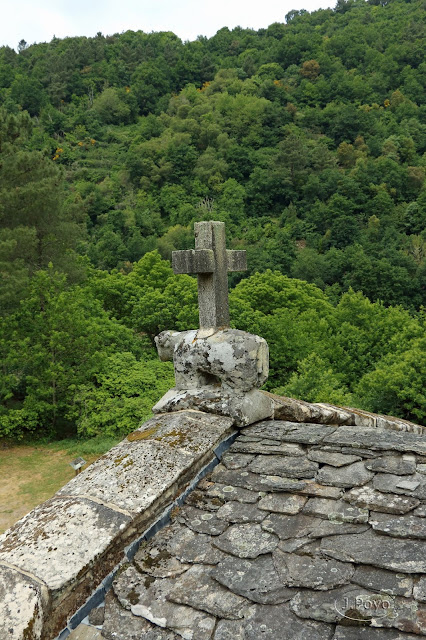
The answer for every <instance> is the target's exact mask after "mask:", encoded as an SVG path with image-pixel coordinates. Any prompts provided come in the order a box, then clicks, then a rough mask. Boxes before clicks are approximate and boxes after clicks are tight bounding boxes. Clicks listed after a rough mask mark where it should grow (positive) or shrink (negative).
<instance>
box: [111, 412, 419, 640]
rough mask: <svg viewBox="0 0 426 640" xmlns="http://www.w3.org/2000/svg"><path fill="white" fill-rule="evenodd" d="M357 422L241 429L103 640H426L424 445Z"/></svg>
mask: <svg viewBox="0 0 426 640" xmlns="http://www.w3.org/2000/svg"><path fill="white" fill-rule="evenodd" d="M326 410H327V411H331V409H330V408H329V407H327V409H326ZM336 410H337V408H336ZM312 411H316V409H312ZM342 411H343V410H342ZM348 412H349V413H350V410H348ZM352 415H353V414H352ZM373 417H374V416H373ZM345 420H346V425H345V424H340V425H338V424H334V425H333V424H315V423H312V422H309V423H295V422H290V421H286V420H265V421H263V422H259V423H257V424H254V425H251V426H249V427H246V428H244V429H241V430H240V435H239V436H238V438H237V440H236V441H235V442H234V444H233V445H232V446H231V448H230V449H229V450H228V451H227V452H226V453H225V454H224V455H223V458H222V461H221V463H220V464H219V465H218V466H217V467H216V468H215V469H214V470H213V472H212V473H211V474H209V475H208V476H206V477H205V478H204V479H203V480H202V481H201V482H200V483H199V485H198V487H197V488H196V489H195V490H194V491H193V492H192V493H190V494H189V495H188V497H187V498H186V501H185V503H184V505H183V506H182V507H181V508H179V509H176V511H175V512H174V514H173V518H172V522H171V524H170V525H168V526H166V527H165V528H163V529H162V530H161V531H159V532H158V533H157V534H156V535H155V536H154V537H153V538H151V539H150V540H149V541H147V542H145V543H143V544H142V546H141V547H140V549H139V551H138V552H137V554H136V556H135V558H134V561H133V563H131V564H129V565H128V566H127V567H124V568H123V571H122V572H121V573H120V575H119V576H118V577H117V578H116V579H115V581H114V583H113V588H112V590H111V591H110V592H109V593H108V595H107V599H106V602H105V620H104V623H103V627H102V630H101V634H102V637H103V638H105V639H107V640H118V639H120V640H136V639H139V638H141V639H142V638H147V639H152V640H154V639H156V640H163V639H167V640H180V638H184V639H186V640H204V639H205V640H290V639H291V640H364V639H365V640H413V639H414V638H419V637H422V636H423V637H424V636H426V517H425V516H426V496H425V494H424V489H423V484H422V482H421V481H419V480H418V477H419V476H422V477H423V478H424V477H425V476H424V474H422V473H421V470H422V468H424V467H422V465H424V464H425V463H426V451H425V444H424V442H425V441H424V436H422V435H421V434H420V433H415V432H412V433H405V432H403V431H398V430H396V429H395V426H389V424H387V423H385V422H384V423H382V425H381V427H380V428H379V427H378V426H377V424H376V426H375V427H374V435H375V438H373V434H372V432H373V428H372V425H371V423H369V422H368V420H366V422H365V424H364V426H357V428H356V434H357V437H353V435H352V434H353V426H351V424H350V421H351V420H350V418H349V419H348V416H346V418H345ZM389 420H391V419H389ZM347 422H349V424H347ZM364 436H365V437H364ZM419 470H420V473H419ZM386 478H389V481H388V482H387V481H386ZM407 479H408V480H407ZM413 479H414V480H413Z"/></svg>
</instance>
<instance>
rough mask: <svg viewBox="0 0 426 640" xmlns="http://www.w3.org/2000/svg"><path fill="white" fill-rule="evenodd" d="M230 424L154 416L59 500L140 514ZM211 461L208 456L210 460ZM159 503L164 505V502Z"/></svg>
mask: <svg viewBox="0 0 426 640" xmlns="http://www.w3.org/2000/svg"><path fill="white" fill-rule="evenodd" d="M231 424H232V423H231V420H230V419H229V418H223V417H219V416H212V415H208V414H203V413H200V412H195V411H187V412H181V413H177V414H171V415H165V416H158V417H156V418H152V419H151V420H148V422H146V423H145V424H144V425H143V426H142V427H141V428H140V429H138V430H137V431H134V432H133V433H131V434H129V435H128V436H127V438H125V439H124V440H123V441H122V442H120V443H119V444H118V445H117V446H116V447H113V449H111V450H110V451H108V453H107V454H105V455H104V456H102V458H100V459H99V460H97V461H96V462H94V463H93V464H91V465H90V466H89V467H88V468H87V469H86V470H85V471H83V472H82V473H80V474H79V475H78V476H76V477H75V478H73V479H72V480H71V481H70V482H69V483H68V484H66V485H65V486H64V487H63V488H62V489H61V490H60V491H59V492H58V495H75V496H86V497H90V498H94V499H95V500H101V501H102V502H103V503H105V504H112V505H114V508H118V509H123V510H125V511H126V512H128V513H129V514H137V513H141V512H143V511H144V510H146V509H148V508H149V507H151V506H152V505H153V504H154V503H155V502H156V501H158V500H159V499H160V498H161V497H162V498H165V499H166V501H167V498H169V501H171V499H170V498H171V495H170V494H168V493H167V492H168V490H169V489H170V488H171V487H173V486H174V485H176V483H178V482H179V481H180V480H182V481H184V480H185V477H186V475H187V477H188V480H189V479H192V477H193V475H194V473H193V470H194V464H195V463H196V462H197V461H198V460H200V458H201V457H202V456H203V455H205V454H206V453H207V452H209V451H211V450H212V449H214V447H215V446H216V445H217V444H219V442H220V441H221V440H223V438H224V437H226V435H228V434H229V433H231ZM210 455H211V454H210ZM163 503H164V499H163Z"/></svg>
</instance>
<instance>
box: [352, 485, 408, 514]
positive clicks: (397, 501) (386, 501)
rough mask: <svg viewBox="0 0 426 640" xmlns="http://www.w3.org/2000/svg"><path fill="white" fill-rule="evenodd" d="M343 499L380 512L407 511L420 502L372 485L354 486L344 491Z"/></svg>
mask: <svg viewBox="0 0 426 640" xmlns="http://www.w3.org/2000/svg"><path fill="white" fill-rule="evenodd" d="M343 500H346V501H347V502H350V503H351V504H353V505H355V506H357V507H364V508H365V509H371V510H372V511H380V512H382V513H408V511H412V510H413V509H414V508H415V507H417V505H418V504H419V503H420V501H419V500H418V499H417V498H410V497H408V496H407V497H405V496H398V495H395V494H390V493H387V494H385V493H381V492H380V491H377V490H376V489H373V487H356V488H355V489H351V490H350V491H346V493H345V494H344V495H343Z"/></svg>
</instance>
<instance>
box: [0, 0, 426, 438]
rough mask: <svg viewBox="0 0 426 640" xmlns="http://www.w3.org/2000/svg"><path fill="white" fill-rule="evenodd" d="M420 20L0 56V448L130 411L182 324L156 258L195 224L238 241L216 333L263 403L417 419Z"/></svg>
mask: <svg viewBox="0 0 426 640" xmlns="http://www.w3.org/2000/svg"><path fill="white" fill-rule="evenodd" d="M425 10H426V3H425V0H415V1H413V2H406V1H404V0H389V1H388V2H386V1H382V2H380V1H377V0H369V1H368V2H365V1H364V0H347V1H345V0H338V3H337V5H336V7H335V9H334V10H331V9H329V10H320V11H316V12H314V13H312V14H310V13H307V12H305V11H291V12H290V13H289V14H287V16H286V17H285V23H283V24H280V23H275V24H272V25H270V26H269V27H268V28H267V29H261V30H259V31H253V30H247V29H240V28H237V29H234V30H232V31H230V30H229V29H227V28H224V29H221V30H220V31H219V32H218V33H217V34H216V35H215V36H214V37H212V38H210V39H207V38H204V37H200V38H198V39H197V40H196V41H194V42H185V43H182V41H181V40H180V39H179V38H177V37H176V36H175V35H174V34H173V33H170V32H167V33H151V34H145V33H143V32H141V31H138V32H130V31H128V32H126V33H122V34H117V35H113V36H107V37H104V36H103V35H102V34H98V35H97V36H96V37H95V38H86V37H79V38H67V39H64V40H59V39H53V40H52V41H51V42H50V43H44V44H34V45H31V46H28V45H27V44H26V43H25V42H24V41H21V42H20V43H19V47H18V52H15V51H14V50H12V49H10V48H9V47H2V48H0V276H1V289H0V305H1V316H0V332H1V333H0V358H1V378H0V398H1V403H0V435H5V436H8V435H10V436H22V435H25V434H27V433H40V434H41V433H44V434H46V433H47V434H49V435H51V436H55V435H59V434H62V433H73V432H78V433H80V434H81V435H84V436H91V435H95V434H98V433H109V434H112V433H119V432H126V431H129V430H131V429H132V428H134V427H135V426H136V424H137V422H138V421H139V420H140V419H142V418H143V417H144V416H146V415H147V414H148V413H149V410H150V407H151V406H152V404H153V402H154V401H155V400H156V399H158V397H159V396H160V395H161V394H162V393H163V392H164V391H165V390H166V389H167V388H168V387H169V386H171V384H172V379H173V375H172V367H171V365H170V364H169V363H160V362H158V361H157V359H156V355H155V352H154V350H153V347H152V344H153V336H154V335H155V334H156V333H157V332H158V331H160V330H162V329H164V328H174V327H176V328H179V329H182V328H189V327H194V326H196V323H197V312H196V281H195V280H194V278H191V277H189V276H178V277H175V276H173V274H172V271H171V269H170V264H169V262H168V261H169V259H170V255H171V251H172V250H174V249H184V248H189V247H191V246H193V223H194V221H197V220H201V219H215V220H223V221H225V222H226V224H227V232H228V246H230V247H233V248H241V249H242V248H244V249H247V252H248V263H249V272H248V273H246V274H234V275H233V280H231V284H232V285H233V287H234V288H233V290H232V291H231V306H232V309H231V313H232V321H233V323H234V324H235V325H237V326H238V327H240V328H243V329H246V330H249V331H252V332H256V333H259V334H260V335H262V336H264V337H265V338H266V339H267V340H268V342H269V344H270V347H271V366H272V371H271V376H270V379H269V382H268V388H269V389H274V388H279V389H280V391H281V392H283V393H287V394H288V395H295V396H298V397H302V398H304V399H306V400H322V401H327V400H328V401H330V402H336V403H341V404H352V405H358V406H362V407H364V408H370V409H372V410H374V411H380V412H388V413H392V414H394V415H398V416H402V417H406V418H409V419H412V420H415V421H417V422H422V421H423V422H424V421H425V420H426V392H425V380H426V337H425V313H424V305H425V304H426V182H425V176H426V117H425V116H426V62H425V55H424V51H425V50H426V38H425V30H426V25H425V21H424V15H425ZM200 30H201V29H200ZM242 277H243V279H242V280H241V281H239V280H240V279H241V278H242ZM422 305H423V306H422Z"/></svg>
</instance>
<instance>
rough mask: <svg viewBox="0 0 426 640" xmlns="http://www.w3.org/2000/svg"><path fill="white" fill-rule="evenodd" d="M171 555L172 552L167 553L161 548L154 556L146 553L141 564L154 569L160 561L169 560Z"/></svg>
mask: <svg viewBox="0 0 426 640" xmlns="http://www.w3.org/2000/svg"><path fill="white" fill-rule="evenodd" d="M172 557H173V556H172V554H171V553H169V552H168V551H167V550H166V549H161V551H159V553H158V554H157V555H156V556H155V557H154V558H153V557H152V556H150V555H148V554H147V555H146V557H145V558H144V560H143V564H144V565H145V566H146V567H147V568H148V569H155V568H156V567H158V566H159V565H160V564H161V562H163V561H166V560H170V558H172Z"/></svg>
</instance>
